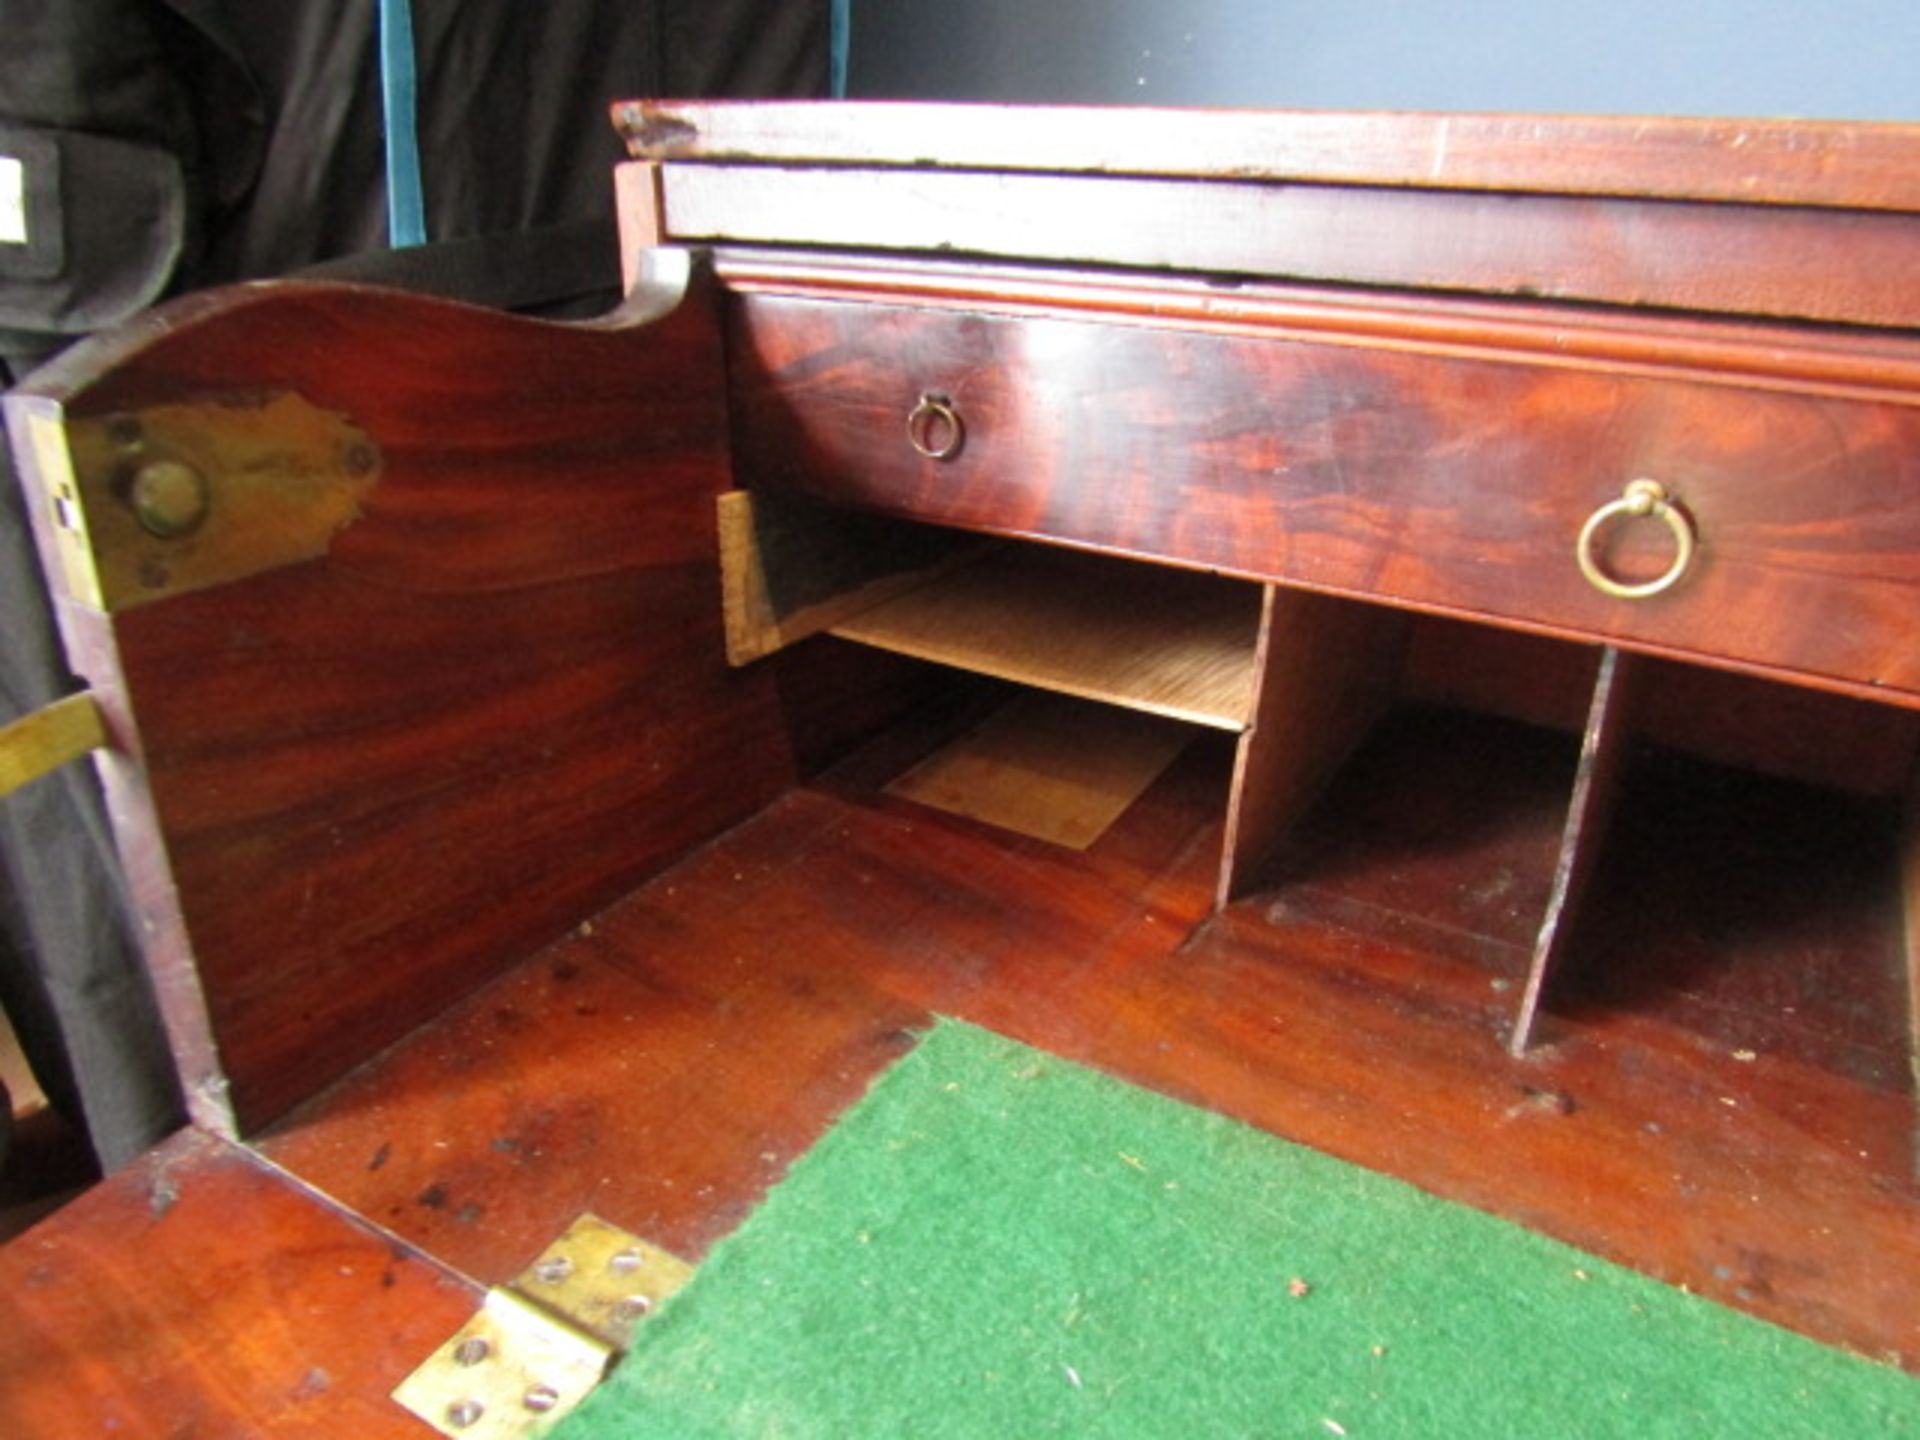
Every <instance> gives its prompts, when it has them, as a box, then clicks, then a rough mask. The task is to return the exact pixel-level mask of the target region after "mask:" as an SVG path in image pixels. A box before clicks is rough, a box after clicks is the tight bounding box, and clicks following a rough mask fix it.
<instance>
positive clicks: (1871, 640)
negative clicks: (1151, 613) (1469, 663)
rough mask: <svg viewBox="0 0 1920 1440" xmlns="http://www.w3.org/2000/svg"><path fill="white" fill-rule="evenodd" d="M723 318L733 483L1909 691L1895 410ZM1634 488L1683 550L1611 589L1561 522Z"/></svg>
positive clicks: (1280, 349)
mask: <svg viewBox="0 0 1920 1440" xmlns="http://www.w3.org/2000/svg"><path fill="white" fill-rule="evenodd" d="M734 329H735V334H734V336H733V349H732V356H733V372H734V373H733V381H732V383H733V386H734V390H735V393H734V397H733V399H734V405H735V423H736V445H737V453H738V456H739V469H738V471H737V479H738V482H739V483H740V484H743V485H779V486H790V487H796V488H799V489H803V490H806V491H808V492H810V493H812V494H815V495H818V496H822V497H825V498H828V499H833V500H839V501H844V502H847V503H850V504H857V505H863V506H870V507H874V508H878V509H882V510H886V511H890V512H893V513H896V514H902V515H909V516H914V517H918V518H921V519H925V520H930V521H937V522H940V523H945V524H952V525H959V526H966V527H973V528H978V529H983V530H990V531H998V532H1004V533H1009V534H1017V535H1034V536H1044V537H1049V538H1054V539H1059V540H1065V541H1069V542H1072V543H1076V544H1084V545H1090V546H1096V547H1100V548H1106V549H1113V550H1118V551H1124V552H1129V553H1134V554H1139V555H1145V556H1154V557H1160V558H1165V559H1169V560H1174V561H1178V562H1181V563H1185V564H1191V565H1200V566H1207V567H1212V568H1217V569H1222V570H1230V571H1235V572H1239V573H1243V574H1247V575H1252V576H1258V577H1263V578H1268V579H1275V580H1283V581H1291V582H1297V583H1300V584H1304V585H1310V586H1316V587H1324V588H1327V589H1331V590H1337V591H1343V592H1348V593H1352V594H1358V595H1363V596H1367V597H1373V598H1379V599H1384V600H1388V601H1394V602H1401V603H1406V604H1412V605H1417V606H1422V607H1428V608H1435V609H1441V610H1447V611H1453V612H1458V613H1462V614H1467V615H1484V616H1489V617H1497V618H1501V619H1506V620H1510V621H1516V622H1520V623H1522V624H1529V625H1536V626H1541V627H1545V628H1548V629H1552V630H1556V631H1561V632H1564V633H1568V634H1573V635H1577V636H1590V637H1594V638H1606V639H1611V640H1618V641H1623V642H1626V643H1629V644H1636V645H1640V646H1644V647H1647V648H1650V649H1654V650H1664V651H1671V652H1674V653H1680V654H1692V655H1699V656H1705V657H1709V658H1719V659H1723V660H1728V661H1732V662H1735V663H1738V664H1743V665H1751V666H1759V667H1765V668H1769V669H1778V670H1783V671H1789V672H1798V673H1800V674H1803V675H1805V676H1806V677H1808V678H1809V679H1813V680H1816V681H1821V682H1824V683H1828V684H1831V685H1834V686H1836V687H1838V688H1846V689H1858V690H1862V691H1867V692H1879V691H1882V690H1898V691H1906V692H1920V647H1915V646H1914V645H1912V644H1911V643H1909V638H1910V636H1911V634H1912V625H1913V616H1914V615H1915V613H1916V609H1915V606H1916V603H1917V602H1920V462H1917V461H1916V457H1920V415H1917V414H1916V413H1915V412H1914V411H1912V410H1910V409H1908V408H1906V407H1904V406H1901V405H1897V404H1892V403H1873V402H1869V401H1862V400H1851V399H1837V398H1830V397H1822V396H1802V395H1796V394H1793V393H1790V392H1786V391H1780V390H1762V389H1749V388H1741V387H1739V386H1736V385H1729V384H1724V383H1715V382H1712V381H1693V380H1687V379H1680V378H1672V377H1668V376H1648V375H1645V374H1640V373H1630V372H1626V371H1620V372H1608V371H1604V370H1599V369H1573V368H1560V367H1556V366H1550V365H1539V364H1528V363H1521V362H1511V361H1505V360H1496V359H1478V358H1462V357H1460V356H1458V355H1450V354H1437V353H1418V352H1411V351H1399V350H1391V349H1383V348H1377V347H1376V348H1367V347H1362V346H1358V345H1346V344H1330V343H1325V342H1317V341H1303V340H1294V339H1289V338H1280V337H1265V336H1258V337H1247V336H1245V335H1213V334H1195V333H1186V332H1181V331H1176V330H1171V329H1165V328H1159V327H1151V326H1138V325H1128V324H1120V323H1107V322H1099V321H1086V320H1069V319H1021V318H1005V317H991V316H983V315H977V314H971V313H964V312H947V311H940V310H934V309H913V308H907V307H899V306H888V305H874V304H864V303H851V302H842V301H824V300H812V299H797V298H792V297H783V296H773V295H755V296H747V297H742V298H741V299H740V301H739V303H738V305H737V307H736V309H735V311H734ZM924 392H935V393H938V394H943V395H946V396H949V397H951V400H952V403H953V405H954V407H955V408H956V409H957V411H958V412H959V414H960V416H961V418H962V421H963V423H964V426H965V440H964V444H963V445H962V446H961V448H960V450H959V452H958V453H957V454H955V455H954V456H953V457H952V458H950V459H946V460H933V459H927V458H924V457H923V456H921V455H919V454H917V453H915V450H914V449H913V447H912V446H911V445H910V444H909V441H908V434H907V420H908V415H909V413H910V412H911V411H912V410H913V408H914V406H915V404H916V401H917V399H918V397H919V396H920V395H921V394H922V393H924ZM934 438H935V439H936V440H937V439H940V438H943V437H941V436H935V437H934ZM1639 477H1651V478H1654V479H1657V480H1659V481H1661V482H1663V483H1664V484H1665V486H1666V487H1667V489H1668V490H1669V491H1670V492H1671V493H1672V494H1673V495H1674V497H1675V498H1676V500H1677V501H1678V502H1679V504H1680V505H1681V506H1682V507H1683V508H1684V511H1685V513H1686V514H1687V515H1688V516H1689V517H1690V518H1691V520H1692V523H1693V526H1694V528H1695V529H1696V531H1697V534H1698V536H1699V548H1698V553H1697V555H1696V557H1695V559H1694V561H1693V564H1692V566H1691V568H1690V569H1689V570H1688V571H1687V573H1686V574H1685V576H1684V577H1683V578H1682V579H1681V580H1680V582H1679V583H1678V584H1677V585H1675V586H1674V587H1673V588H1672V589H1671V590H1669V591H1668V592H1666V593H1665V594H1662V595H1659V596H1656V597H1653V598H1650V599H1642V600H1620V599H1615V598H1612V597H1609V596H1607V595H1604V594H1602V593H1600V592H1599V591H1598V590H1596V589H1595V588H1593V586H1592V585H1590V584H1589V583H1588V581H1587V580H1586V579H1585V578H1583V577H1582V575H1581V572H1580V569H1579V567H1578V565H1577V564H1576V562H1575V556H1574V548H1575V541H1576V539H1577V537H1578V536H1579V534H1580V531H1581V528H1582V526H1583V524H1584V523H1585V522H1586V520H1587V518H1588V517H1589V516H1590V515H1591V514H1592V513H1593V512H1594V511H1595V510H1596V509H1597V508H1599V507H1600V506H1602V505H1605V504H1607V503H1608V502H1610V501H1614V500H1617V499H1619V498H1620V496H1621V494H1622V491H1623V489H1624V488H1625V486H1626V485H1627V483H1628V482H1629V481H1632V480H1634V479H1636V478H1639ZM1605 533H1606V536H1607V540H1606V543H1605V546H1604V558H1605V559H1606V561H1607V563H1608V565H1609V567H1610V568H1611V569H1612V570H1614V571H1615V572H1616V573H1619V574H1621V575H1622V576H1623V577H1624V578H1642V577H1644V576H1645V575H1647V574H1649V573H1657V572H1658V571H1659V569H1661V568H1662V567H1663V566H1664V565H1665V563H1666V561H1667V558H1668V556H1669V555H1670V554H1671V550H1670V548H1669V547H1670V545H1671V541H1670V539H1669V538H1668V537H1667V534H1666V530H1665V527H1663V526H1662V525H1661V524H1660V523H1659V522H1658V521H1657V520H1653V519H1641V520H1630V521H1626V522H1621V523H1615V524H1613V525H1612V526H1610V528H1609V529H1608V530H1607V532H1605ZM1636 551H1638V552H1642V553H1637V554H1636V553H1635V552H1636Z"/></svg>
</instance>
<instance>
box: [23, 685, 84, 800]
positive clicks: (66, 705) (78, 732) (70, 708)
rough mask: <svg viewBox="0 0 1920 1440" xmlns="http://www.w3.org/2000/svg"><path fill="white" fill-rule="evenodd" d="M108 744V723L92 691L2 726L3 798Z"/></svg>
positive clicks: (57, 701) (70, 696)
mask: <svg viewBox="0 0 1920 1440" xmlns="http://www.w3.org/2000/svg"><path fill="white" fill-rule="evenodd" d="M106 744H107V727H106V722H105V720H103V719H102V718H101V715H100V706H99V705H98V704H97V703H95V701H94V698H93V694H92V692H91V691H88V690H82V691H81V692H80V693H79V694H77V695H69V696H67V697H66V698H65V699H62V700H56V701H54V702H53V703H52V704H51V705H48V706H46V707H44V708H43V709H39V710H35V711H33V712H32V713H31V714H28V715H22V716H21V717H20V718H19V719H18V720H15V721H14V722H13V723H12V724H10V725H5V726H0V796H4V795H10V794H12V793H13V792H14V791H15V790H18V789H19V788H20V787H21V786H23V785H26V784H28V783H29V782H31V781H34V780H38V779H39V778H40V777H41V776H42V775H45V774H47V773H48V772H49V771H52V770H57V769H58V768H59V767H60V766H62V765H64V764H66V763H67V762H68V761H69V760H78V759H79V758H80V757H81V756H82V755H85V754H86V753H87V752H88V751H90V750H98V749H101V748H102V747H103V746H105V745H106Z"/></svg>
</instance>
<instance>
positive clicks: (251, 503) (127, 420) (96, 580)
mask: <svg viewBox="0 0 1920 1440" xmlns="http://www.w3.org/2000/svg"><path fill="white" fill-rule="evenodd" d="M10 413H12V414H13V415H15V416H18V417H20V418H21V419H23V420H24V427H23V430H24V436H25V440H24V446H23V448H24V450H25V453H26V455H27V456H29V457H30V458H31V464H30V465H29V466H27V467H25V468H26V469H27V472H28V475H29V477H30V478H31V479H33V480H35V481H36V482H37V484H38V486H39V488H40V490H41V491H42V494H43V497H44V498H43V501H42V504H43V507H44V509H45V510H46V512H47V516H48V519H49V521H50V524H51V529H52V537H53V549H54V551H55V553H56V554H57V556H58V563H59V567H60V572H61V578H62V579H63V580H64V582H65V590H66V593H67V594H68V595H70V596H72V597H73V599H75V600H77V601H78V602H79V603H81V604H82V605H85V606H87V607H89V608H91V609H95V610H103V611H107V612H109V613H112V612H117V611H121V610H126V609H129V608H131V607H133V606H135V605H141V604H145V603H147V602H149V601H153V600H161V599H165V598H166V597H167V596H169V595H178V594H182V593H184V592H186V591H189V590H203V589H206V588H207V587H209V586H212V585H221V584H225V583H227V582H229V581H232V580H240V579H244V578H246V577H247V576H250V575H258V574H261V573H263V572H265V571H268V570H276V569H279V568H281V567H282V566H286V565H292V564H297V563H298V562H300V561H302V560H310V559H314V558H316V557H318V556H321V555H324V554H325V553H326V552H327V549H328V547H329V546H330V545H331V544H332V541H333V537H334V535H335V534H336V533H337V532H338V531H339V530H341V529H342V528H343V527H345V526H346V525H348V524H350V523H352V522H353V521H354V520H355V519H356V518H358V516H359V514H360V509H361V504H362V502H363V501H364V500H365V499H366V497H367V496H368V495H369V494H370V493H371V492H372V490H373V489H374V487H375V486H376V485H377V484H378V483H379V480H380V474H381V469H382V458H381V454H380V449H379V446H378V445H376V444H375V443H374V441H373V439H372V437H371V436H369V435H368V434H367V433H366V432H365V431H363V430H361V429H360V428H359V427H358V426H357V425H355V424H354V423H353V422H352V421H351V420H349V419H348V418H347V417H345V416H343V415H338V414H334V413H333V412H331V411H327V410H322V409H320V408H319V407H318V406H315V405H312V404H309V403H308V402H307V401H306V400H304V399H303V398H301V397H300V396H299V395H295V394H293V393H291V392H285V391H282V392H261V393H252V392H249V393H243V394H233V395H224V396H220V397H217V398H214V399H203V400H196V401H193V402H190V403H181V404H172V405H154V406H149V407H148V408H146V409H143V410H126V411H120V412H117V413H114V414H111V415H105V416H100V417H97V418H83V419H76V418H73V417H71V416H68V415H66V414H65V413H64V412H63V411H62V410H61V409H60V408H59V407H58V406H56V405H53V404H51V403H50V402H45V401H38V400H33V399H24V398H23V399H19V400H17V401H14V402H10Z"/></svg>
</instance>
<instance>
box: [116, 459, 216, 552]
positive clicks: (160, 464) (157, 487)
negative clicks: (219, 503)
mask: <svg viewBox="0 0 1920 1440" xmlns="http://www.w3.org/2000/svg"><path fill="white" fill-rule="evenodd" d="M127 498H128V502H129V503H130V504H131V505H132V506H133V513H134V517H135V518H136V519H137V520H139V522H140V528H141V529H143V530H145V531H146V532H147V533H148V534H149V535H157V536H159V537H160V538H161V539H162V540H173V539H177V538H178V537H180V536H182V535H190V534H192V533H193V532H194V531H195V530H198V529H199V528H200V526H201V524H202V522H204V521H205V520H206V518H207V511H208V509H210V508H211V506H212V502H213V497H212V495H211V494H210V493H209V492H208V490H207V482H206V480H205V479H203V478H202V477H201V474H200V472H199V471H198V470H195V469H194V468H193V467H192V466H191V465H182V464H181V463H180V462H179V461H178V460H153V461H149V462H148V463H147V464H145V465H142V466H141V467H140V468H139V469H138V470H136V471H135V472H134V475H133V484H132V486H131V488H130V489H129V490H128V494H127Z"/></svg>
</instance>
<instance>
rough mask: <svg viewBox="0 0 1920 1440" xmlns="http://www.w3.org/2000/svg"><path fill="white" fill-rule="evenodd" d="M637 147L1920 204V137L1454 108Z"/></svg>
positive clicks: (743, 126) (723, 108)
mask: <svg viewBox="0 0 1920 1440" xmlns="http://www.w3.org/2000/svg"><path fill="white" fill-rule="evenodd" d="M613 117H614V123H615V125H616V126H618V127H619V129H620V130H621V132H622V133H623V134H624V135H625V136H626V137H627V140H628V144H629V148H630V150H631V151H632V152H633V153H634V154H636V155H646V156H650V157H655V158H662V159H680V160H703V161H727V160H747V161H761V162H767V161H781V162H804V161H817V162H820V163H823V164H839V165H848V164H856V165H910V166H914V167H918V168H929V167H934V168H952V169H969V170H981V169H985V170H1015V171H1020V170H1033V171H1045V172H1052V173H1079V172H1087V173H1103V174H1114V175H1184V176H1195V177H1213V178H1217V179H1223V180H1291V181H1315V182H1319V183H1323V184H1347V185H1379V186H1388V187H1412V188H1419V189H1443V190H1452V189H1460V190H1491V191H1504V192H1522V193H1524V192H1537V193H1544V194H1550V195H1633V196H1646V197H1654V198H1660V199H1666V200H1722V201H1739V202H1745V203H1751V204H1772V205H1780V204H1786V205H1816V206H1840V207H1850V208H1861V209H1886V210H1907V211H1920V127H1917V126H1912V125H1889V124H1877V125H1866V124H1857V123H1852V124H1849V123H1825V122H1820V121H1807V120H1778V119H1774V120H1766V119H1681V118H1658V117H1653V116H1592V115H1464V114H1463V115H1444V114H1428V115H1423V114H1392V113H1358V112H1356V113H1339V112H1329V111H1304V112H1301V111H1259V110H1197V109H1179V110H1169V109H1158V108H1153V107H1149V106H1133V105H1129V106H1113V107H1095V106H1075V105H1053V106H1046V107H1034V106H1027V107H1019V106H1009V105H955V104H927V103H902V102H873V101H859V102H854V103H841V104H820V103H817V102H809V103H802V104H767V103H765V102H755V103H744V104H743V103H740V102H729V101H724V100H674V99H660V100H637V101H629V102H625V103H622V104H619V105H616V106H614V108H613Z"/></svg>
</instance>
